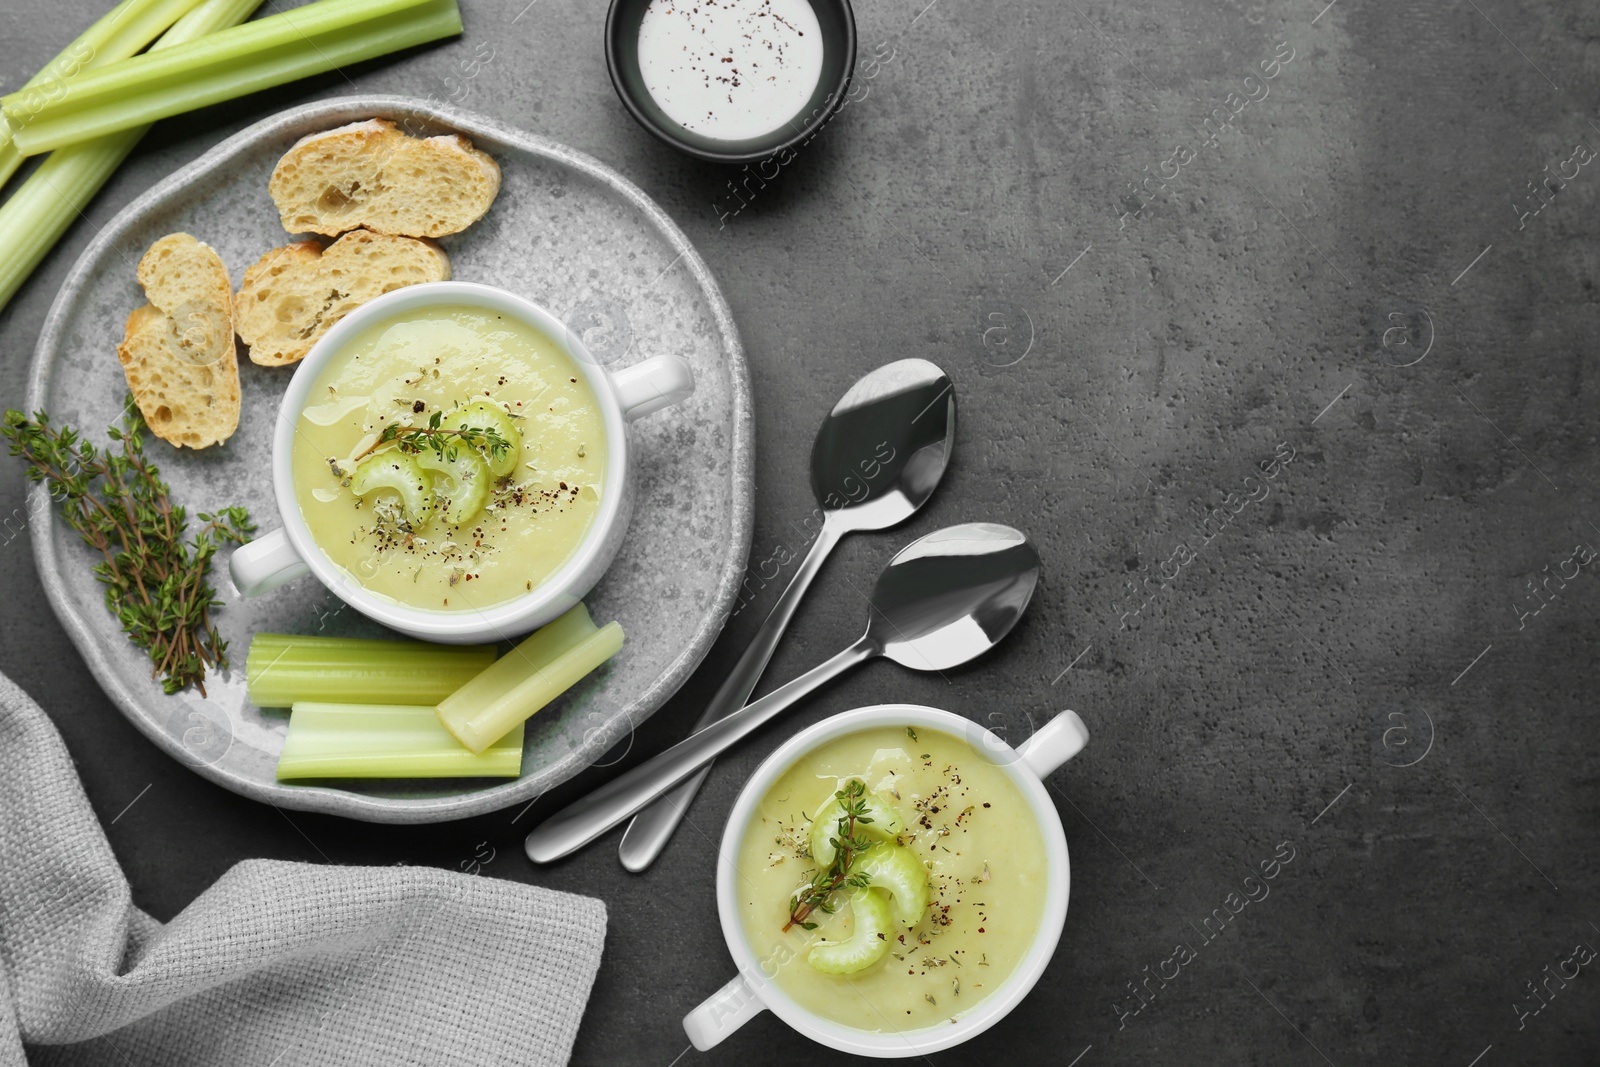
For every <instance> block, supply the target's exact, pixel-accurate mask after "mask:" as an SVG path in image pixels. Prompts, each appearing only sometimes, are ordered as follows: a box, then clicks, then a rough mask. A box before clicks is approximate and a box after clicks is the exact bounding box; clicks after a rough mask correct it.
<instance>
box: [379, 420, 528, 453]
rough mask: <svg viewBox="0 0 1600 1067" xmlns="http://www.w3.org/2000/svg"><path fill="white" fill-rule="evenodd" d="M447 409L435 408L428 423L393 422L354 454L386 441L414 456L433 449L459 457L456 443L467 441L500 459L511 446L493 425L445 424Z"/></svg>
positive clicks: (473, 447) (482, 451) (477, 448)
mask: <svg viewBox="0 0 1600 1067" xmlns="http://www.w3.org/2000/svg"><path fill="white" fill-rule="evenodd" d="M443 422H444V412H442V411H435V412H434V413H433V414H432V415H430V416H428V424H427V425H426V426H407V425H405V424H404V423H399V422H391V423H390V424H389V425H387V426H385V427H384V428H383V432H381V433H380V434H378V439H377V440H376V441H374V442H373V443H372V446H371V447H370V448H368V449H367V450H366V451H365V452H362V453H361V455H359V456H356V457H354V458H356V459H360V458H361V457H362V456H365V455H367V453H369V452H374V451H376V450H377V449H379V448H382V447H383V446H384V445H388V444H392V445H394V446H395V447H396V448H398V449H399V450H400V451H401V452H404V453H405V454H406V455H410V456H414V455H417V454H418V453H421V452H432V453H433V454H434V455H436V456H438V457H439V458H440V459H444V460H451V461H453V460H455V458H456V456H457V454H458V453H457V451H456V446H457V445H466V446H467V447H469V448H472V449H475V450H477V451H478V452H479V453H480V454H482V456H483V458H484V459H486V460H489V461H491V462H492V461H494V460H497V459H499V458H500V457H501V456H503V455H505V454H506V451H507V450H508V449H509V448H510V447H511V442H510V441H507V440H506V439H505V438H504V437H502V436H501V435H500V432H499V431H498V430H496V429H495V428H494V427H492V426H459V427H453V428H452V427H445V426H443V425H442V424H443Z"/></svg>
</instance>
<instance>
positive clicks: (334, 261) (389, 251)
mask: <svg viewBox="0 0 1600 1067" xmlns="http://www.w3.org/2000/svg"><path fill="white" fill-rule="evenodd" d="M449 277H450V258H449V257H448V256H446V255H445V253H444V250H443V249H442V248H440V247H439V246H438V245H437V244H435V243H434V242H432V241H427V240H421V239H418V238H413V237H396V236H392V235H389V234H378V233H373V232H371V231H369V230H352V231H351V232H349V233H347V234H345V235H344V236H343V237H341V238H339V239H338V240H337V241H335V242H334V243H333V244H331V245H329V246H328V248H327V249H326V250H324V249H323V248H322V246H321V245H320V244H318V243H317V242H316V241H296V242H295V243H293V244H288V245H284V246H283V247H281V248H274V249H271V250H270V251H268V252H267V253H265V254H264V255H263V256H262V257H261V258H260V259H258V260H256V262H255V263H254V264H252V265H251V266H250V267H249V269H247V270H246V271H245V272H244V279H243V281H242V282H241V283H240V285H239V291H238V293H236V294H235V295H234V297H233V318H234V323H235V325H236V328H237V329H238V332H239V336H240V338H241V339H243V341H244V342H245V344H247V345H249V346H250V361H251V362H252V363H258V364H260V365H262V366H266V367H281V366H285V365H287V364H290V363H297V362H299V361H300V360H302V359H304V358H305V356H306V354H307V353H308V352H310V351H311V348H312V346H313V345H315V344H316V343H317V341H318V340H319V339H320V338H321V337H322V335H323V334H325V333H327V332H328V330H329V329H330V328H331V327H332V326H333V324H334V323H336V322H338V321H339V320H340V319H342V318H344V317H345V316H346V315H348V314H349V313H350V312H352V311H354V310H355V309H356V308H358V307H360V306H361V305H362V304H364V303H366V302H367V301H368V300H371V299H373V298H374V297H377V296H381V295H383V294H384V293H387V292H392V291H393V290H395V289H402V288H405V287H406V286H408V285H417V284H420V283H422V282H436V281H445V280H447V279H448V278H449Z"/></svg>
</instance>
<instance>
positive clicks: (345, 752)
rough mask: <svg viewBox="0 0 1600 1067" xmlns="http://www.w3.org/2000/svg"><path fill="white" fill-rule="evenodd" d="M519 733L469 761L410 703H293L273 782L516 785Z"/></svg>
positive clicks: (425, 711)
mask: <svg viewBox="0 0 1600 1067" xmlns="http://www.w3.org/2000/svg"><path fill="white" fill-rule="evenodd" d="M521 773H522V731H521V730H513V731H512V732H511V733H509V734H507V735H506V736H505V737H503V738H502V739H501V740H500V741H499V743H497V744H495V745H492V746H490V748H489V749H488V750H487V751H485V752H484V753H482V754H481V755H476V754H474V753H471V752H468V751H467V750H466V749H464V748H462V747H461V745H460V744H458V743H457V742H456V739H455V738H453V737H451V736H450V735H449V733H447V732H446V731H445V730H444V728H443V727H441V726H440V725H439V720H438V718H437V717H436V716H435V715H434V713H433V708H431V707H428V706H426V705H422V706H418V705H415V704H320V703H297V704H295V706H294V708H293V709H292V710H291V711H290V713H289V733H288V735H287V736H285V737H284V739H283V751H282V752H281V753H280V754H279V756H278V777H279V779H291V778H515V777H516V776H517V775H519V774H521Z"/></svg>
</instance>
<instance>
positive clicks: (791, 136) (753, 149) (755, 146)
mask: <svg viewBox="0 0 1600 1067" xmlns="http://www.w3.org/2000/svg"><path fill="white" fill-rule="evenodd" d="M807 3H809V4H810V5H811V9H812V10H813V11H815V12H816V14H817V23H818V24H819V25H820V26H821V28H822V75H821V76H820V77H819V78H818V79H817V87H816V89H815V90H813V91H812V93H811V99H810V100H808V101H806V104H805V106H804V107H802V108H801V109H800V110H799V112H797V113H796V115H795V117H794V118H793V119H791V120H790V121H789V122H787V123H785V124H784V125H782V126H780V127H778V128H777V129H776V130H773V131H772V132H771V133H768V134H763V135H762V136H760V137H751V138H747V139H745V140H742V141H729V140H723V139H721V138H717V137H706V136H705V135H703V134H698V133H695V132H693V131H692V130H687V129H685V128H684V127H682V126H680V125H678V124H677V123H676V122H674V121H672V120H671V119H670V118H668V117H667V115H666V112H664V111H662V110H661V108H660V107H658V106H657V105H656V102H655V100H653V99H652V98H651V96H650V90H649V89H647V88H645V84H644V76H643V75H642V74H640V72H639V24H640V22H642V21H643V20H644V13H645V9H646V8H648V7H649V6H650V0H611V12H610V14H608V15H607V16H606V69H607V70H609V71H610V72H611V84H612V85H613V86H615V87H616V90H617V95H618V96H620V97H621V98H622V104H623V106H624V107H626V108H627V109H628V112H629V113H630V114H632V115H633V117H634V118H636V119H638V120H639V125H641V126H643V127H644V128H645V129H646V130H649V131H650V133H652V134H654V135H655V137H656V138H657V139H659V140H661V141H663V142H665V143H666V144H669V145H671V146H672V147H673V148H676V149H679V150H681V151H684V152H687V153H689V154H690V155H691V156H698V157H699V158H701V159H709V160H710V161H712V162H713V163H754V162H756V161H757V160H762V159H767V158H768V157H770V156H773V155H776V154H777V153H779V152H782V151H783V150H784V149H786V148H793V147H794V146H795V145H797V144H799V143H800V142H801V141H804V140H806V139H807V138H808V137H810V136H812V135H813V134H814V133H816V132H817V130H819V129H821V128H822V126H823V125H824V124H825V123H826V122H827V121H828V119H830V118H832V117H833V113H834V112H835V111H838V110H839V107H840V105H842V104H843V103H844V94H845V92H846V91H847V90H848V89H849V88H850V78H851V75H852V74H854V73H855V69H856V16H855V12H854V11H853V10H851V8H850V0H807Z"/></svg>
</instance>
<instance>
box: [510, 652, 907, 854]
mask: <svg viewBox="0 0 1600 1067" xmlns="http://www.w3.org/2000/svg"><path fill="white" fill-rule="evenodd" d="M881 651H882V649H881V648H880V647H879V645H878V644H877V642H876V641H875V640H873V638H872V637H871V636H870V635H867V634H863V635H862V636H861V638H860V639H859V640H858V641H856V643H855V644H853V645H851V646H850V647H849V648H847V649H845V650H844V651H842V652H840V653H839V654H837V655H836V656H834V657H833V658H832V659H830V660H828V661H826V662H824V663H821V664H819V665H817V666H815V667H813V668H811V669H810V670H809V671H807V672H806V673H804V674H802V675H801V676H800V677H798V678H796V679H795V680H794V681H792V682H789V683H788V684H787V685H783V686H780V687H779V688H777V689H774V690H773V691H772V692H770V693H768V694H767V695H766V696H764V697H762V698H761V699H760V700H758V701H756V702H755V703H754V704H747V705H745V706H744V707H743V708H740V709H739V710H738V711H736V712H734V713H733V714H732V715H729V716H728V717H727V718H725V719H721V720H719V721H717V722H714V723H712V724H711V725H709V726H707V727H706V728H705V729H704V730H701V731H700V732H699V733H696V734H692V735H690V736H689V737H687V738H685V739H683V740H682V741H679V742H678V743H677V744H676V745H673V746H672V747H671V748H669V749H667V750H666V751H665V752H662V753H660V754H659V755H656V756H653V757H651V758H650V759H647V760H645V761H644V762H643V763H641V764H639V765H638V766H637V767H635V768H633V769H632V770H630V771H628V772H627V773H626V774H623V775H620V776H619V777H617V778H615V779H614V780H612V781H611V782H609V783H607V784H606V785H603V786H601V787H600V788H599V789H596V790H595V791H594V792H593V793H590V794H589V795H588V796H586V797H584V798H583V799H582V800H579V801H577V802H575V803H573V804H570V805H568V806H567V807H566V808H564V809H562V810H561V811H558V812H556V814H554V815H552V816H551V817H550V818H548V819H546V820H545V821H544V822H543V823H541V824H540V825H538V826H536V827H534V829H533V832H532V833H530V834H529V835H528V840H527V842H526V844H525V847H526V849H527V852H528V858H529V859H531V860H532V861H533V862H535V863H549V862H550V861H552V860H558V859H560V858H561V857H562V856H567V855H570V854H572V853H573V852H576V851H577V850H578V849H580V848H582V847H583V846H584V845H587V844H588V843H589V842H590V841H593V840H594V839H595V838H597V837H599V836H600V835H601V834H603V833H605V832H606V831H607V830H609V829H611V828H612V827H613V826H615V825H617V824H618V823H620V822H621V821H622V820H623V819H626V818H627V817H628V816H630V815H632V814H633V813H634V812H636V811H638V810H639V809H640V808H642V807H644V806H645V805H646V804H648V803H650V802H651V801H652V800H655V799H656V798H657V797H659V796H660V795H661V794H663V793H665V792H666V791H667V790H669V789H671V788H672V787H673V786H675V785H677V784H678V783H679V782H681V781H683V780H684V779H685V778H688V777H689V776H690V775H691V774H693V773H694V772H695V771H697V770H699V769H700V767H701V765H703V764H704V763H706V762H707V761H708V760H711V759H714V758H716V757H717V756H718V755H720V754H722V753H723V752H726V751H727V750H728V749H730V748H732V747H733V746H734V745H735V744H737V743H738V742H739V741H740V740H742V739H743V738H745V737H747V736H749V735H750V734H752V733H754V732H755V731H756V730H757V729H759V728H760V727H761V725H762V724H763V723H765V722H766V721H767V720H769V719H771V718H773V717H774V716H776V715H777V714H778V713H779V712H781V711H783V710H785V709H786V708H788V707H789V705H791V704H793V703H794V702H795V701H797V700H799V699H800V698H801V697H803V696H805V695H806V694H807V693H810V692H811V691H812V690H814V689H816V688H817V687H818V686H820V685H822V684H823V683H824V682H827V681H829V680H830V679H832V678H835V677H837V676H838V675H840V674H843V673H844V672H845V671H847V670H849V669H850V668H851V667H854V666H855V665H856V664H858V663H861V662H862V661H864V660H868V659H871V658H872V657H873V656H876V655H878V654H879V653H880V652H881Z"/></svg>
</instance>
